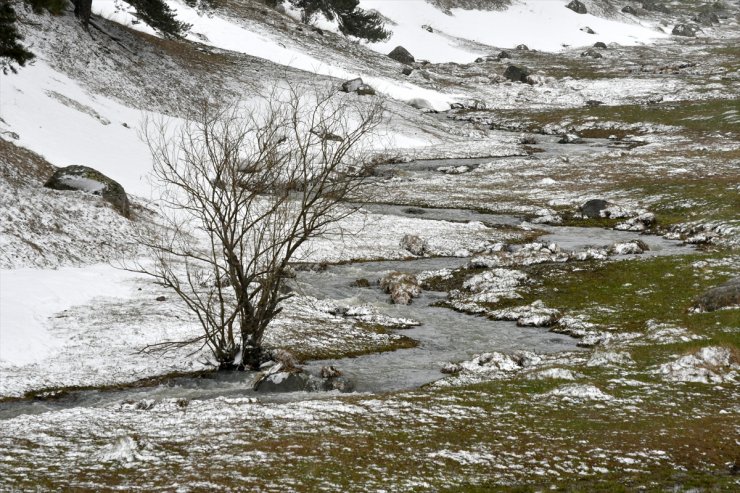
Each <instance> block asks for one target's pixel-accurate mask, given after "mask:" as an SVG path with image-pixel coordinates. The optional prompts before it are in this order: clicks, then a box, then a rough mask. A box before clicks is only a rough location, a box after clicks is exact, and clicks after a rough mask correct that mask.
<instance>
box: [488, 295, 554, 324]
mask: <svg viewBox="0 0 740 493" xmlns="http://www.w3.org/2000/svg"><path fill="white" fill-rule="evenodd" d="M489 316H491V317H492V318H494V319H496V320H511V321H516V324H517V325H518V326H520V327H550V326H552V325H555V323H557V321H558V320H559V319H560V312H559V311H558V310H556V309H554V308H547V307H546V306H545V304H544V303H543V302H542V301H541V300H537V301H535V302H534V303H532V304H531V305H524V306H517V307H513V308H504V309H501V310H493V311H491V312H489Z"/></svg>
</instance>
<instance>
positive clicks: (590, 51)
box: [581, 48, 604, 58]
mask: <svg viewBox="0 0 740 493" xmlns="http://www.w3.org/2000/svg"><path fill="white" fill-rule="evenodd" d="M581 56H583V57H586V56H587V57H591V58H604V55H602V54H601V53H599V52H598V51H596V50H595V49H593V48H589V49H587V50H586V51H584V52H582V53H581Z"/></svg>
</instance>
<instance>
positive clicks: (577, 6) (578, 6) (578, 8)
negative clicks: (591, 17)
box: [565, 0, 588, 14]
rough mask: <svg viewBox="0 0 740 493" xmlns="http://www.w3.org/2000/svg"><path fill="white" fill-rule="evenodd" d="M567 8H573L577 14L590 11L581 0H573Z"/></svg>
mask: <svg viewBox="0 0 740 493" xmlns="http://www.w3.org/2000/svg"><path fill="white" fill-rule="evenodd" d="M565 8H567V9H570V10H572V11H573V12H575V13H576V14H585V13H587V12H588V10H586V6H585V5H584V4H583V2H580V1H579V0H573V1H572V2H570V3H569V4H568V5H566V6H565Z"/></svg>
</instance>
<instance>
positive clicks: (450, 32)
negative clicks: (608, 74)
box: [360, 0, 667, 63]
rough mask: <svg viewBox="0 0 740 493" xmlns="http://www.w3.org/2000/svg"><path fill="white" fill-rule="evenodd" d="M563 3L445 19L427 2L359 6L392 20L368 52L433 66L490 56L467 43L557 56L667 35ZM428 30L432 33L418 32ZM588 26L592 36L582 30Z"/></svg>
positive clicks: (539, 1) (367, 0)
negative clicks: (387, 34)
mask: <svg viewBox="0 0 740 493" xmlns="http://www.w3.org/2000/svg"><path fill="white" fill-rule="evenodd" d="M567 3H568V2H567V0H525V1H518V2H515V3H514V4H513V5H512V6H511V7H509V8H508V9H507V10H504V11H496V10H493V11H480V10H463V9H451V13H452V15H447V14H445V13H444V12H442V11H441V10H439V9H437V8H435V7H434V6H433V5H431V4H430V3H428V2H426V1H425V0H404V1H402V2H401V1H388V0H361V2H360V7H362V8H364V9H366V10H370V9H374V10H377V11H378V12H380V13H381V14H383V16H385V17H387V18H389V19H391V20H392V21H393V23H394V24H391V25H389V26H388V27H389V29H391V30H392V31H393V34H392V36H391V38H390V39H389V40H386V41H383V42H380V43H370V44H368V45H367V46H368V47H369V48H370V49H373V50H376V51H379V52H381V53H388V52H390V51H391V50H392V49H393V48H395V47H396V46H398V45H401V46H403V47H404V48H406V49H407V50H409V51H410V52H411V54H412V55H414V57H416V58H418V59H424V60H429V61H431V62H458V63H470V62H472V61H473V60H475V59H476V58H477V57H479V56H481V55H486V54H490V51H489V52H485V51H483V48H481V47H475V46H473V45H470V44H468V45H467V46H466V44H465V42H474V43H482V44H486V45H489V46H498V47H504V48H513V47H514V46H516V45H519V44H522V43H524V44H526V45H527V46H528V47H529V48H533V49H537V50H543V51H560V50H562V49H563V48H564V47H563V45H570V46H586V45H592V44H594V43H595V42H597V41H602V42H604V43H619V44H621V45H636V44H641V43H647V42H649V41H651V40H654V39H657V38H664V37H667V35H665V34H663V33H660V32H658V31H657V30H653V29H652V28H651V26H648V25H645V26H641V25H636V24H630V23H626V22H619V21H616V20H610V19H604V18H600V17H596V16H594V15H591V14H585V15H582V14H576V13H575V12H573V11H571V10H569V9H566V8H565V5H566V4H567ZM422 25H429V26H431V27H432V28H433V30H434V32H431V33H430V32H428V31H427V30H425V29H422V27H421V26H422ZM584 26H589V27H591V28H592V29H593V30H594V31H596V34H587V33H584V32H583V31H581V28H583V27H584Z"/></svg>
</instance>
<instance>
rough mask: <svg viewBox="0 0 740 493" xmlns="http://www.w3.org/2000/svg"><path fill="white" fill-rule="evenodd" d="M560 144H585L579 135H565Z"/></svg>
mask: <svg viewBox="0 0 740 493" xmlns="http://www.w3.org/2000/svg"><path fill="white" fill-rule="evenodd" d="M558 144H583V139H582V138H581V137H579V136H578V135H577V134H564V135H563V136H562V137H560V140H559V141H558Z"/></svg>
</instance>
